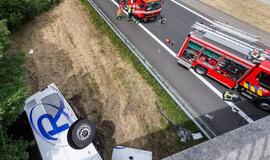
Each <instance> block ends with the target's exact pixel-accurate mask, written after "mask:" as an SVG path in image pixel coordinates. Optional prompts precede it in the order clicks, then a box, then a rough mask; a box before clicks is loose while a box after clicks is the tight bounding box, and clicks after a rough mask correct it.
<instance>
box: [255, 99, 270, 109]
mask: <svg viewBox="0 0 270 160" xmlns="http://www.w3.org/2000/svg"><path fill="white" fill-rule="evenodd" d="M254 104H255V105H256V106H257V107H259V108H260V109H262V110H265V111H269V112H270V101H267V100H257V101H256V100H255V101H254Z"/></svg>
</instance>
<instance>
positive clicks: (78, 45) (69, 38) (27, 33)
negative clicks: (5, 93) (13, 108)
mask: <svg viewBox="0 0 270 160" xmlns="http://www.w3.org/2000/svg"><path fill="white" fill-rule="evenodd" d="M88 16H89V15H88V14H87V13H86V12H85V8H84V7H83V6H82V5H81V3H80V1H78V0H65V1H63V2H62V3H61V4H60V5H59V6H58V7H56V8H54V9H53V10H52V11H50V12H48V13H45V14H43V15H42V16H39V17H37V18H36V19H35V20H34V21H32V22H30V23H28V24H26V25H25V26H23V27H22V28H21V31H18V32H17V33H14V34H13V35H12V39H13V41H14V42H16V44H18V45H19V47H20V48H21V49H22V50H23V51H24V52H26V53H28V52H29V50H31V49H33V50H34V52H33V54H27V59H28V60H27V63H26V68H27V72H28V73H27V75H28V77H27V79H28V82H29V84H30V85H31V88H32V92H36V91H37V90H39V89H41V88H43V87H45V86H46V85H48V84H50V83H56V85H57V86H58V87H59V88H60V90H61V91H62V92H63V94H64V95H65V96H66V98H67V99H68V100H69V102H70V103H71V104H72V105H73V106H76V107H77V108H78V110H80V111H81V114H82V115H83V116H86V117H88V118H89V119H91V120H93V121H94V122H95V123H96V124H97V127H98V129H99V131H100V133H101V137H102V139H103V145H102V148H103V152H104V158H105V159H110V157H111V152H112V148H113V146H115V145H127V146H130V147H138V148H142V149H148V150H151V151H153V154H154V159H160V158H162V157H165V156H167V155H169V154H171V153H173V152H176V150H173V149H171V150H170V147H168V145H174V144H175V143H177V140H176V139H175V135H174V134H172V132H171V131H170V130H169V129H167V128H166V127H165V126H164V122H162V118H161V116H160V114H159V112H158V110H157V108H156V101H157V98H156V95H155V93H154V92H153V91H152V89H151V87H149V86H148V85H147V84H146V82H145V80H144V79H143V78H142V77H141V76H140V75H139V73H138V72H137V71H135V69H133V67H132V66H131V64H128V63H126V62H125V61H123V60H122V59H121V58H120V56H119V54H118V53H117V51H116V49H115V48H114V47H113V46H112V44H111V43H110V41H109V39H108V38H107V37H106V36H104V35H103V34H102V33H99V32H98V31H96V30H95V28H94V27H93V25H91V23H90V21H89V18H88ZM162 124H163V125H162ZM168 132H169V133H170V134H169V135H168Z"/></svg>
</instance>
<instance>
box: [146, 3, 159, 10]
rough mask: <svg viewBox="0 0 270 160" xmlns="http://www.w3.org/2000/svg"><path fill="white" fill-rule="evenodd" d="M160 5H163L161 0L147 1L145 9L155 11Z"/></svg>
mask: <svg viewBox="0 0 270 160" xmlns="http://www.w3.org/2000/svg"><path fill="white" fill-rule="evenodd" d="M160 7H161V5H160V2H159V1H157V2H149V3H147V5H146V8H145V10H146V11H153V10H156V9H159V8H160Z"/></svg>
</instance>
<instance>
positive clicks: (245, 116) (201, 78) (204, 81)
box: [189, 69, 254, 123]
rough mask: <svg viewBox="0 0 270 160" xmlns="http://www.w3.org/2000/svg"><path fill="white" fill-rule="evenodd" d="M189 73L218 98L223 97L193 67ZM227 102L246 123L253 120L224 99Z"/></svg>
mask: <svg viewBox="0 0 270 160" xmlns="http://www.w3.org/2000/svg"><path fill="white" fill-rule="evenodd" d="M189 70H190V72H191V73H193V74H194V75H195V76H196V77H197V78H198V79H199V80H201V81H202V82H203V83H204V84H205V85H206V86H207V87H209V88H210V89H211V90H212V91H213V92H214V93H215V94H216V95H217V96H218V97H219V98H221V99H223V95H222V93H221V92H220V91H219V90H218V89H217V88H216V87H214V86H213V85H212V84H211V83H210V82H208V81H207V80H206V79H205V78H203V77H202V76H200V75H199V74H197V73H196V72H195V71H194V70H193V69H189ZM224 102H225V103H227V104H228V105H229V106H230V107H231V108H232V109H236V110H238V111H237V113H238V114H239V115H240V116H241V117H243V118H244V119H245V120H246V121H247V122H248V123H252V122H254V121H253V120H252V119H251V118H249V117H248V116H247V115H246V114H245V113H244V112H243V111H242V110H241V109H240V108H238V107H237V106H236V105H235V104H234V103H232V102H228V101H224Z"/></svg>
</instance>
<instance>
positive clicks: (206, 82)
mask: <svg viewBox="0 0 270 160" xmlns="http://www.w3.org/2000/svg"><path fill="white" fill-rule="evenodd" d="M171 1H172V2H174V3H176V4H178V5H179V6H181V7H183V8H185V9H187V10H188V11H190V12H192V13H194V14H195V15H197V16H199V17H201V18H203V19H204V20H206V21H209V22H212V21H211V20H210V19H208V18H206V17H204V16H202V15H200V14H199V13H197V12H195V11H193V10H191V9H189V8H187V7H186V6H183V5H182V4H180V3H178V2H176V1H175V0H171ZM111 2H113V3H114V4H115V5H116V6H118V3H117V2H115V1H114V0H111ZM124 13H125V14H127V12H126V11H124ZM138 25H139V26H140V27H141V28H142V29H143V30H144V31H145V32H146V33H147V34H148V35H149V36H151V37H152V38H153V39H154V40H155V41H156V42H157V43H158V44H160V45H161V46H162V47H163V48H164V49H165V50H167V51H168V52H169V53H170V54H171V55H172V56H173V57H175V58H177V54H176V53H175V52H174V51H172V50H171V49H170V48H169V47H168V46H167V45H165V44H164V43H163V42H162V41H161V40H160V39H158V38H157V37H156V36H155V35H154V34H153V33H152V32H151V31H149V30H148V29H147V28H146V27H145V26H144V25H143V24H141V23H139V24H138ZM190 71H191V73H193V74H194V75H195V76H196V77H197V78H198V79H200V80H201V81H202V82H203V83H204V84H205V85H206V86H207V87H208V88H210V89H211V90H212V91H213V92H214V93H215V94H216V95H217V96H218V97H220V98H221V99H223V96H222V93H221V92H220V91H219V90H218V89H217V88H215V87H214V86H213V85H212V84H211V83H210V82H208V81H207V80H206V79H205V78H203V77H202V76H200V75H198V74H197V73H195V71H194V70H193V69H190ZM224 102H225V103H227V104H228V105H229V106H230V107H231V108H232V109H237V110H238V112H237V113H238V114H239V115H240V116H241V117H243V118H244V119H245V120H246V121H247V122H248V123H252V122H254V121H253V120H252V119H251V118H249V117H248V116H247V115H246V114H245V113H244V112H243V111H242V110H241V109H240V108H238V107H237V106H236V105H235V104H234V103H232V102H227V101H224Z"/></svg>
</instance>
